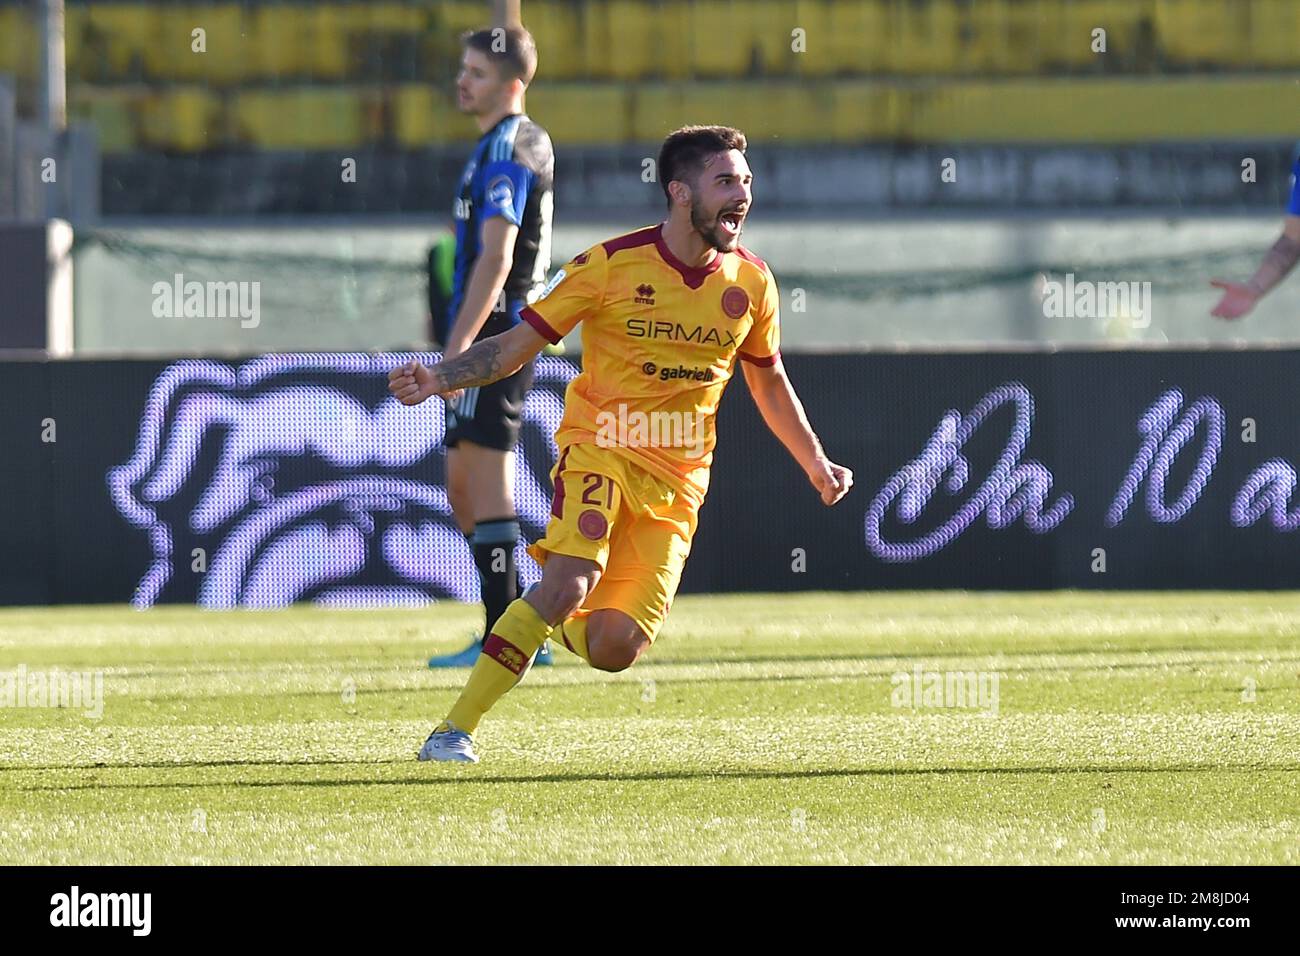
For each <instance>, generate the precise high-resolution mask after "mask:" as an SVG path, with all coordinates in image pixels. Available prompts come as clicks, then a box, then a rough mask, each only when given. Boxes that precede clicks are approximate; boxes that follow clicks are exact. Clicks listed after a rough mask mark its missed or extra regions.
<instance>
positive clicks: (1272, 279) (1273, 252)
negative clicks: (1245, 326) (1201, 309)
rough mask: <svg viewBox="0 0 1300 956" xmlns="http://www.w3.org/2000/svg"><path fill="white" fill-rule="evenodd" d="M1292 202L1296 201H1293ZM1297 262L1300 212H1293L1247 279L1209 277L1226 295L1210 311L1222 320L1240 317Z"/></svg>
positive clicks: (1299, 244)
mask: <svg viewBox="0 0 1300 956" xmlns="http://www.w3.org/2000/svg"><path fill="white" fill-rule="evenodd" d="M1292 205H1293V206H1295V205H1296V203H1295V202H1294V201H1293V203H1292ZM1297 262H1300V215H1292V216H1287V217H1286V222H1285V224H1284V225H1283V227H1282V235H1281V237H1280V238H1279V239H1278V240H1277V242H1275V243H1273V248H1271V249H1269V251H1268V255H1266V256H1265V257H1264V261H1263V262H1261V263H1260V265H1259V269H1258V270H1257V271H1256V272H1255V274H1254V275H1253V276H1252V277H1251V278H1250V280H1249V281H1248V282H1228V281H1225V280H1223V279H1211V280H1210V285H1212V286H1214V287H1215V288H1218V289H1222V290H1223V297H1222V298H1221V299H1219V304H1218V305H1216V306H1215V307H1214V309H1213V310H1212V311H1211V312H1210V314H1211V315H1213V316H1214V317H1216V318H1219V319H1240V318H1241V317H1242V316H1244V315H1246V314H1247V313H1248V312H1250V310H1251V309H1253V308H1254V307H1255V303H1257V302H1258V301H1259V300H1260V299H1262V298H1263V297H1264V296H1265V295H1266V294H1267V293H1268V292H1269V290H1271V289H1272V288H1273V287H1274V286H1276V285H1277V284H1278V283H1280V282H1281V281H1282V280H1283V279H1285V278H1286V277H1287V274H1288V273H1289V272H1290V271H1291V270H1292V269H1294V268H1295V264H1296V263H1297Z"/></svg>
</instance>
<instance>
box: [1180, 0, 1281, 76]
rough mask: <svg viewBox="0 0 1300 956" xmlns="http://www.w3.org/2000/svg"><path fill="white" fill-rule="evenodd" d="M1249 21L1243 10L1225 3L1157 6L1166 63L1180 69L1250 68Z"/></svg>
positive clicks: (1196, 0)
mask: <svg viewBox="0 0 1300 956" xmlns="http://www.w3.org/2000/svg"><path fill="white" fill-rule="evenodd" d="M1254 6H1255V7H1263V4H1254ZM1251 12H1252V13H1253V12H1254V11H1253V10H1252V11H1251ZM1246 19H1247V18H1245V17H1243V16H1242V10H1241V8H1240V7H1238V6H1235V5H1229V4H1226V3H1223V2H1222V0H1156V4H1155V22H1156V33H1157V35H1158V37H1159V44H1160V50H1161V52H1162V53H1163V55H1164V58H1165V62H1166V63H1169V64H1171V65H1176V66H1180V67H1207V66H1212V67H1215V68H1219V69H1225V68H1226V69H1242V68H1249V67H1250V61H1251V59H1252V58H1251V56H1250V51H1249V47H1248V43H1249V40H1250V30H1249V26H1248V24H1247V22H1246Z"/></svg>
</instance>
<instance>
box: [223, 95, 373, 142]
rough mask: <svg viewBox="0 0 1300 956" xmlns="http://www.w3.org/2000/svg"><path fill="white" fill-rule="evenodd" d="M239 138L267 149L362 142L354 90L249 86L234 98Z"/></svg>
mask: <svg viewBox="0 0 1300 956" xmlns="http://www.w3.org/2000/svg"><path fill="white" fill-rule="evenodd" d="M233 109H234V116H233V121H234V124H235V126H236V129H237V131H238V136H239V138H240V139H241V140H242V141H244V142H246V143H248V144H249V145H253V146H259V147H263V148H266V149H335V148H342V147H348V146H355V145H358V144H361V143H362V142H363V141H364V136H363V123H362V101H361V97H360V95H359V93H358V91H357V90H356V89H355V88H347V87H338V88H335V87H323V88H322V87H289V88H284V89H280V90H248V91H243V92H241V93H239V94H238V95H237V96H236V97H235V98H234V107H233Z"/></svg>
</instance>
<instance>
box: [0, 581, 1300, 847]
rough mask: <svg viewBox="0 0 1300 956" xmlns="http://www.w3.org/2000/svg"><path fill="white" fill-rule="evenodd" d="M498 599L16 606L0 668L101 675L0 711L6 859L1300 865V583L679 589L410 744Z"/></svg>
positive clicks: (3, 614) (7, 617)
mask: <svg viewBox="0 0 1300 956" xmlns="http://www.w3.org/2000/svg"><path fill="white" fill-rule="evenodd" d="M474 619H475V618H474V611H473V610H472V609H470V608H465V607H461V606H455V605H440V606H437V607H433V608H430V609H427V610H423V611H388V610H384V611H366V612H361V611H356V612H345V611H332V610H318V609H295V610H290V611H284V612H273V613H254V612H233V613H214V612H202V611H197V610H193V609H178V608H162V609H156V610H153V611H149V612H147V613H140V612H136V611H132V610H128V609H121V608H75V609H52V610H46V609H41V610H35V609H33V610H21V609H19V610H0V677H3V676H4V674H5V672H8V673H9V674H10V675H13V674H15V673H17V672H18V668H19V667H20V666H21V667H22V668H25V672H26V673H28V674H29V675H30V674H31V673H33V672H44V673H47V674H48V673H49V672H52V671H53V670H55V669H56V668H57V669H58V670H59V671H61V672H64V673H66V672H69V671H102V672H103V675H104V685H103V688H104V698H103V716H102V718H101V719H98V720H95V719H89V718H87V717H86V716H85V715H84V714H83V713H82V712H81V711H78V710H74V709H71V708H61V709H52V708H47V707H31V706H28V707H22V708H18V707H5V708H3V709H0V863H4V864H43V863H59V864H107V863H127V864H146V863H389V862H392V863H397V862H402V863H482V862H487V863H548V862H569V863H737V864H740V863H1048V864H1051V863H1146V864H1171V863H1172V864H1205V863H1300V595H1297V594H1290V593H1287V594H1235V593H1234V594H1217V593H1198V594H1185V593H1184V594H1160V595H1152V594H1132V593H1125V594H1081V593H1059V594H1048V595H1042V594H1027V595H1006V594H991V595H983V594H970V595H968V594H950V593H933V594H900V593H890V594H852V595H843V594H810V595H808V594H805V595H792V596H774V595H761V596H753V595H745V596H723V597H683V598H681V599H679V600H678V601H677V603H676V604H675V605H674V608H673V614H672V617H671V619H670V621H669V624H668V626H667V628H666V629H665V632H664V634H663V635H662V636H661V637H660V640H659V641H658V643H657V645H656V646H655V648H654V649H653V650H652V651H651V652H650V654H649V656H648V657H647V658H645V659H644V660H643V661H642V662H641V663H640V664H638V665H636V666H635V667H634V668H632V669H631V670H629V671H626V672H624V673H622V674H603V673H598V672H595V671H592V670H589V669H588V668H587V667H586V666H585V665H584V664H582V663H581V662H580V661H578V659H577V658H575V657H573V656H572V655H569V654H568V652H566V651H564V650H563V649H560V650H558V652H557V656H558V659H559V660H558V663H557V665H556V666H555V667H552V668H550V669H536V670H534V671H533V672H532V673H531V674H529V675H528V677H527V679H526V680H525V682H524V683H523V684H522V685H521V686H520V687H518V688H516V689H515V690H514V691H513V692H511V694H509V695H508V696H507V697H506V698H505V699H504V700H503V701H502V702H501V703H500V704H499V705H498V707H497V708H496V710H494V711H493V712H492V713H491V714H489V715H488V718H487V720H486V721H485V722H484V724H483V726H482V727H481V728H480V732H479V734H478V736H477V741H478V748H479V752H480V755H481V756H482V758H483V762H482V763H481V764H479V765H477V766H465V765H428V764H419V763H417V762H416V761H415V753H416V750H417V749H418V748H419V746H420V744H421V743H422V742H423V740H424V737H425V735H426V734H427V733H428V731H429V730H430V729H431V727H432V726H433V724H434V723H435V722H436V721H437V720H438V719H439V718H440V717H441V716H442V715H443V713H444V712H445V710H446V709H447V707H448V706H449V705H450V704H451V702H452V700H453V699H454V697H455V694H456V692H457V690H458V689H459V687H460V685H461V683H462V682H463V680H464V678H465V675H466V674H467V673H468V671H463V670H462V671H440V672H435V671H429V670H427V669H426V668H425V667H424V661H425V659H426V657H427V656H428V655H429V654H430V653H431V652H433V651H436V650H443V651H445V650H451V649H453V648H456V647H458V646H460V644H461V643H462V639H463V638H464V636H465V635H467V634H468V633H469V632H470V630H471V629H472V627H473V623H474ZM918 665H919V666H920V667H921V668H922V671H923V673H924V675H929V674H931V673H936V672H937V673H939V674H940V675H945V674H947V673H949V672H956V671H966V672H971V671H973V672H978V673H979V674H981V675H983V676H984V677H986V678H988V676H989V675H991V674H994V673H996V674H997V675H998V678H997V680H998V683H997V699H996V705H997V706H996V712H994V709H993V708H992V707H991V706H988V704H989V702H988V701H985V705H984V706H979V702H978V701H971V700H968V701H966V704H967V706H964V707H960V706H921V707H916V708H914V707H911V706H896V704H897V703H898V699H899V693H900V690H899V687H897V686H895V685H896V684H899V683H900V682H901V681H902V678H901V677H900V678H895V677H894V675H895V674H900V673H901V674H904V675H906V676H907V679H908V681H909V683H908V685H907V686H908V687H909V689H910V687H911V683H910V682H911V681H914V680H915V674H916V670H915V668H916V667H917V666H918ZM923 679H924V680H929V679H930V678H929V677H928V676H925V677H923ZM13 685H14V680H13V678H11V679H10V687H11V688H12V687H13ZM986 686H987V685H986ZM14 700H15V701H16V700H17V698H15V699H14ZM921 703H922V704H924V703H925V700H924V698H922V700H921ZM931 703H933V701H931ZM972 703H975V704H976V706H974V707H972V706H970V704H972Z"/></svg>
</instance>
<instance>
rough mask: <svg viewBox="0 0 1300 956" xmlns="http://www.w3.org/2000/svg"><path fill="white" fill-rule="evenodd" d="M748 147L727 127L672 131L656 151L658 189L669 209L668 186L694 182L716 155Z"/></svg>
mask: <svg viewBox="0 0 1300 956" xmlns="http://www.w3.org/2000/svg"><path fill="white" fill-rule="evenodd" d="M747 146H748V143H746V141H745V134H744V133H742V132H741V131H740V130H738V129H732V128H731V127H730V126H683V127H682V128H681V129H677V130H673V131H672V132H671V133H669V134H668V138H667V139H665V140H664V145H663V146H662V147H661V148H660V150H659V186H660V188H661V189H663V191H664V197H665V198H666V199H667V200H668V204H669V205H670V206H671V205H672V201H673V197H672V196H671V195H669V193H668V184H669V183H670V182H672V181H673V180H674V179H675V180H678V181H680V182H691V181H694V180H695V179H696V178H697V177H698V176H699V175H700V171H701V170H703V169H704V165H705V163H707V162H708V161H709V159H710V158H712V157H713V156H716V155H717V154H718V153H725V152H727V151H728V150H731V149H738V150H740V151H741V152H742V153H743V152H744V151H745V149H746V147H747Z"/></svg>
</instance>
